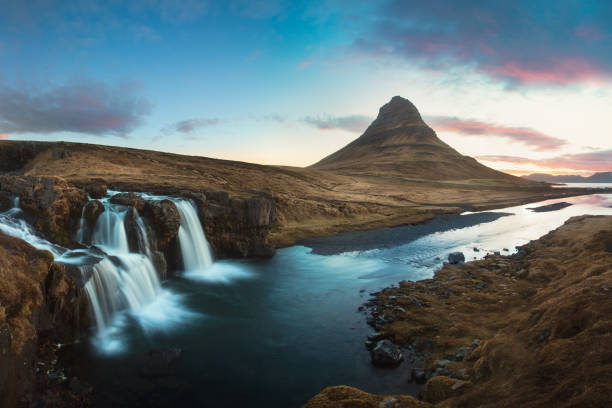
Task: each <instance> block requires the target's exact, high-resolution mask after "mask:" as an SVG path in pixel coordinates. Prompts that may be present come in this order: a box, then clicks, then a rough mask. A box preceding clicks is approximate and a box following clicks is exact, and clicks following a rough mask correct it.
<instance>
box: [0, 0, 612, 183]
mask: <svg viewBox="0 0 612 408" xmlns="http://www.w3.org/2000/svg"><path fill="white" fill-rule="evenodd" d="M26 3H27V4H26ZM0 9H1V10H2V13H1V14H0V138H4V139H31V140H68V141H80V142H87V143H101V144H114V145H121V146H129V147H137V148H147V149H155V150H164V151H172V152H177V153H185V154H195V155H202V156H209V157H218V158H224V159H235V160H243V161H251V162H258V163H266V164H284V165H297V166H303V165H308V164H312V163H314V162H316V161H318V160H319V159H320V158H322V157H323V156H325V155H327V154H329V153H331V152H333V151H335V150H336V149H338V148H340V147H342V146H343V145H345V144H346V143H348V142H350V141H351V140H352V139H354V138H355V137H357V136H359V134H360V133H361V132H363V130H365V128H366V127H367V124H368V123H369V121H371V120H372V119H373V118H374V117H375V116H376V113H377V110H378V108H379V107H380V106H381V105H382V104H384V103H386V102H387V101H388V100H389V99H390V98H391V97H392V96H394V95H401V96H403V97H406V98H408V99H410V100H411V101H412V102H413V103H415V105H416V106H417V107H418V108H419V109H420V111H421V113H422V114H423V116H424V117H425V119H426V121H427V122H428V123H429V124H430V125H431V126H432V127H433V128H434V129H435V130H436V131H437V132H438V135H439V136H440V137H441V138H442V139H443V140H445V141H446V142H447V143H449V144H451V145H452V146H454V147H455V148H457V149H458V150H459V151H460V152H461V153H463V154H469V155H471V156H476V157H478V158H479V160H480V161H482V162H483V163H485V164H487V165H491V166H493V167H496V168H499V169H503V170H508V171H512V172H515V173H517V174H519V173H524V172H531V171H555V172H562V173H577V172H584V173H585V174H588V173H591V172H593V171H604V170H610V171H612V122H611V121H610V111H611V108H612V5H610V3H609V2H607V1H604V0H600V1H557V2H552V1H516V2H497V1H476V0H472V1H465V2H463V1H462V2H449V1H377V2H371V1H364V2H359V1H342V0H327V1H303V2H284V1H281V0H276V1H265V0H260V1H241V0H240V1H226V2H214V1H208V2H206V1H192V0H187V1H183V2H178V1H161V0H134V1H130V2H122V1H105V2H102V1H54V0H34V1H29V2H22V1H9V0H0Z"/></svg>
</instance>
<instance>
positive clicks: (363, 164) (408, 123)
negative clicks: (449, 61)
mask: <svg viewBox="0 0 612 408" xmlns="http://www.w3.org/2000/svg"><path fill="white" fill-rule="evenodd" d="M310 167H311V168H313V169H317V170H327V171H334V172H337V173H341V174H367V175H380V176H393V177H402V178H413V179H424V180H466V179H491V180H500V181H501V180H503V181H506V182H515V183H517V184H524V183H523V181H521V180H520V179H519V178H518V177H514V176H511V175H509V174H505V173H502V172H499V171H497V170H493V169H491V168H489V167H486V166H484V165H482V164H480V163H478V162H477V161H476V160H475V159H473V158H471V157H468V156H463V155H461V154H460V153H458V152H457V151H456V150H454V149H453V148H452V147H450V146H449V145H447V144H446V143H444V142H443V141H442V140H440V139H439V138H438V137H437V135H436V132H434V131H433V129H432V128H430V127H429V126H427V124H426V123H425V122H424V121H423V119H422V118H421V115H420V114H419V111H418V110H417V108H416V107H415V106H414V105H413V104H412V103H411V102H410V101H408V100H407V99H404V98H402V97H400V96H394V97H393V98H392V99H391V101H390V102H389V103H387V104H386V105H384V106H383V107H382V108H380V112H379V114H378V117H377V118H376V120H375V121H374V122H372V124H371V125H370V126H369V127H368V128H367V130H366V131H365V133H364V134H363V135H361V136H360V137H359V138H358V139H356V140H354V141H353V142H351V143H350V144H348V145H347V146H345V147H344V148H342V149H340V150H338V151H337V152H335V153H333V154H331V155H329V156H327V157H325V158H324V159H323V160H321V161H319V162H318V163H315V164H314V165H312V166H310Z"/></svg>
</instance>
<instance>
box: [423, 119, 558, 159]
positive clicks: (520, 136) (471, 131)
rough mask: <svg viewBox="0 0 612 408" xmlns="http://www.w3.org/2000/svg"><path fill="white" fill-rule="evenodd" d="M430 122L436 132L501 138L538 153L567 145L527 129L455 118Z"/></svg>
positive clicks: (429, 120) (554, 138)
mask: <svg viewBox="0 0 612 408" xmlns="http://www.w3.org/2000/svg"><path fill="white" fill-rule="evenodd" d="M428 122H430V123H431V125H432V127H433V128H434V129H435V130H436V131H449V132H456V133H460V134H462V135H466V136H488V137H500V138H503V139H508V140H510V141H512V142H518V143H522V144H524V145H527V146H530V147H533V148H534V150H535V151H537V152H543V151H550V150H557V149H559V148H560V147H561V146H563V145H565V144H566V141H565V140H563V139H558V138H556V137H552V136H548V135H545V134H543V133H541V132H538V131H537V130H533V129H530V128H526V127H510V126H503V125H497V124H493V123H487V122H481V121H477V120H471V119H460V118H457V117H453V116H432V117H429V118H428Z"/></svg>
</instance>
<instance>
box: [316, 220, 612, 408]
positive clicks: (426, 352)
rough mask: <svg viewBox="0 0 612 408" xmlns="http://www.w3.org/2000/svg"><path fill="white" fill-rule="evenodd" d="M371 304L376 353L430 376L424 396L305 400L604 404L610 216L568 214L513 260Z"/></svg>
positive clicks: (611, 379)
mask: <svg viewBox="0 0 612 408" xmlns="http://www.w3.org/2000/svg"><path fill="white" fill-rule="evenodd" d="M367 305H368V308H367V313H368V314H369V322H370V323H371V325H373V326H375V328H376V329H378V332H377V333H375V334H374V335H373V336H371V337H370V340H369V341H368V342H366V345H367V346H368V347H369V348H371V349H372V357H373V360H375V361H376V362H378V363H379V364H380V363H384V364H387V365H392V366H396V367H395V368H393V369H394V370H396V372H397V375H400V376H405V377H406V381H414V382H426V384H425V385H424V386H423V387H422V392H421V395H420V398H419V399H417V398H414V397H412V396H381V395H373V394H368V393H365V392H363V391H360V390H357V389H354V388H351V387H346V386H337V387H328V388H326V389H324V390H323V391H321V393H319V394H318V395H316V396H315V397H314V398H313V399H312V400H310V401H309V402H308V403H307V404H306V405H305V407H307V408H315V407H317V408H318V407H496V408H497V407H607V406H610V405H609V404H610V401H612V347H610V345H611V344H612V216H581V217H574V218H571V219H570V220H568V221H567V222H566V223H565V224H564V225H563V226H561V227H560V228H558V229H557V230H554V231H552V232H550V233H549V234H547V235H545V236H543V237H542V238H540V239H538V240H536V241H532V242H530V243H529V244H527V245H525V246H523V247H520V248H519V251H518V253H517V254H515V255H512V256H499V255H493V256H487V257H486V258H485V259H483V260H480V261H475V262H470V263H468V264H463V265H446V266H445V267H443V268H442V269H441V270H439V271H438V272H436V274H435V276H434V278H433V279H427V280H423V281H418V282H406V281H404V282H401V283H400V284H399V287H391V288H387V289H385V290H383V291H381V292H379V293H377V294H375V296H374V298H373V299H371V300H370V301H369V302H368V304H367ZM398 353H400V355H398ZM402 360H403V362H402ZM410 362H412V364H410Z"/></svg>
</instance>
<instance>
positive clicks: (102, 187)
mask: <svg viewBox="0 0 612 408" xmlns="http://www.w3.org/2000/svg"><path fill="white" fill-rule="evenodd" d="M107 189H108V188H107V187H106V184H101V183H96V184H89V185H88V186H85V191H87V194H89V196H90V197H91V198H93V199H99V198H104V197H106V191H107Z"/></svg>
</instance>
